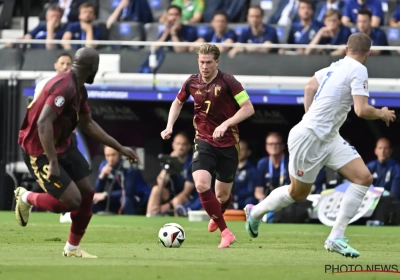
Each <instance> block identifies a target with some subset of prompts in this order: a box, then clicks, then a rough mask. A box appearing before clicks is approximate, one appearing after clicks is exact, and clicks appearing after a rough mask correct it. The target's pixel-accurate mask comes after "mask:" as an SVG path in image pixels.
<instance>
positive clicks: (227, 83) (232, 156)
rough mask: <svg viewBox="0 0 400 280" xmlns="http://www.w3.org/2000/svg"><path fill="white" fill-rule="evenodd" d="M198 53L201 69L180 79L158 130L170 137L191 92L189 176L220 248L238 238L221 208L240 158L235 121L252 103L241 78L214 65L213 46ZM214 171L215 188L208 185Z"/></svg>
mask: <svg viewBox="0 0 400 280" xmlns="http://www.w3.org/2000/svg"><path fill="white" fill-rule="evenodd" d="M197 55H198V64H199V70H200V74H196V75H192V76H190V77H189V78H188V79H187V80H186V82H185V83H184V84H183V86H182V88H181V90H180V91H179V93H178V95H177V97H176V99H175V100H174V101H173V102H172V105H171V109H170V111H169V117H168V124H167V128H166V129H165V130H164V131H162V132H161V137H162V138H163V139H169V138H170V137H171V135H172V130H173V126H174V124H175V121H176V120H177V118H178V116H179V113H180V111H181V109H182V106H183V104H184V102H185V101H186V100H188V99H189V97H190V96H192V97H193V99H194V119H193V125H194V128H195V130H196V136H195V145H194V154H193V160H192V172H193V180H194V183H195V186H196V189H197V192H198V193H199V196H200V200H201V204H202V205H203V207H204V209H205V211H206V212H207V214H208V215H209V216H210V218H211V220H210V222H209V224H208V230H209V231H210V232H213V231H215V230H217V228H219V230H220V231H221V237H222V239H221V243H220V244H219V246H218V248H227V247H229V246H230V245H231V244H232V243H234V242H235V241H236V238H235V236H234V235H233V234H232V232H231V231H230V230H229V229H228V228H227V226H226V223H225V220H224V217H223V213H224V212H225V210H226V209H227V208H228V206H229V205H230V203H231V201H232V194H231V189H232V184H233V181H234V178H235V173H236V169H237V166H238V163H239V131H238V127H237V124H239V123H240V122H242V121H243V120H245V119H247V118H249V117H250V116H251V115H253V114H254V108H253V105H252V103H251V102H250V98H249V95H248V94H247V92H246V91H245V90H244V89H243V87H242V85H241V84H240V82H238V81H237V80H236V79H235V77H233V76H232V75H230V74H228V73H224V72H221V71H220V70H218V69H217V67H218V62H219V56H220V51H219V49H218V47H217V46H215V45H211V44H204V45H202V46H201V47H200V49H199V51H198V53H197ZM237 104H238V105H239V106H240V109H239V110H237V108H236V105H237ZM214 174H216V182H215V194H214V193H213V191H212V190H211V180H212V175H214Z"/></svg>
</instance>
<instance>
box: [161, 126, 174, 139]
mask: <svg viewBox="0 0 400 280" xmlns="http://www.w3.org/2000/svg"><path fill="white" fill-rule="evenodd" d="M171 135H172V129H170V128H166V129H164V130H163V131H161V138H162V139H164V140H168V139H169V138H171Z"/></svg>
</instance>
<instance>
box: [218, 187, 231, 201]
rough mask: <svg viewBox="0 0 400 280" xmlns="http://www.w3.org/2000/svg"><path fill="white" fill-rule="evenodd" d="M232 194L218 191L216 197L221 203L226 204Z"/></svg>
mask: <svg viewBox="0 0 400 280" xmlns="http://www.w3.org/2000/svg"><path fill="white" fill-rule="evenodd" d="M229 195H230V192H229V191H227V190H218V191H216V195H215V196H216V197H217V199H218V201H219V202H220V203H224V202H226V201H227V200H228V198H229Z"/></svg>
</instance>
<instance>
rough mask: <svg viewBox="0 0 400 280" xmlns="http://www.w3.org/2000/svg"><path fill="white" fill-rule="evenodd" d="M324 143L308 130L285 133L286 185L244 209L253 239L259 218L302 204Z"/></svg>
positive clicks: (320, 163)
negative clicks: (288, 176) (287, 173)
mask: <svg viewBox="0 0 400 280" xmlns="http://www.w3.org/2000/svg"><path fill="white" fill-rule="evenodd" d="M326 146H327V144H326V143H325V142H321V141H319V139H318V138H317V136H316V135H314V134H313V133H312V132H311V131H310V130H308V129H306V128H302V127H294V128H293V129H292V130H291V132H290V133H289V139H288V148H289V174H290V181H291V183H290V185H285V186H282V187H279V188H276V189H275V190H273V191H272V192H271V193H270V194H269V195H268V196H267V197H266V198H265V199H264V200H263V201H261V202H260V203H259V204H257V205H255V206H254V205H252V204H250V205H246V207H245V209H244V210H245V212H246V231H247V232H248V233H249V235H250V236H251V237H253V238H255V237H257V236H258V227H259V225H260V223H261V219H262V217H263V216H264V215H265V214H267V213H269V212H276V211H279V210H281V209H283V208H285V207H287V206H288V205H289V204H291V203H293V202H295V201H302V200H305V199H306V198H307V196H308V195H309V194H310V191H311V187H312V185H313V183H314V181H315V179H316V177H317V175H318V173H319V171H320V169H321V168H322V167H323V165H324V162H325V158H326Z"/></svg>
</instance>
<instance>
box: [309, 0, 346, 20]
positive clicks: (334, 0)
mask: <svg viewBox="0 0 400 280" xmlns="http://www.w3.org/2000/svg"><path fill="white" fill-rule="evenodd" d="M344 5H345V1H343V0H326V1H318V2H317V3H316V5H315V13H314V19H315V20H316V21H319V22H322V21H323V20H324V19H325V18H324V16H325V13H326V12H327V11H329V10H336V11H338V12H339V15H340V16H339V20H340V18H341V15H342V14H343V8H344Z"/></svg>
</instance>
